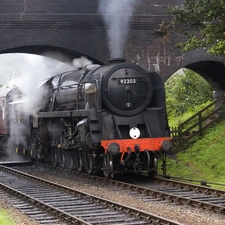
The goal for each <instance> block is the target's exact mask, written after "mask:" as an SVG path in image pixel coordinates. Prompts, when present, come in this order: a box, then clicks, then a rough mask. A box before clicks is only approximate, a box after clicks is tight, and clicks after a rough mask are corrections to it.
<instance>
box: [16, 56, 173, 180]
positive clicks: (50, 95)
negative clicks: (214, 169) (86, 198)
mask: <svg viewBox="0 0 225 225" xmlns="http://www.w3.org/2000/svg"><path fill="white" fill-rule="evenodd" d="M39 88H41V90H44V93H43V94H42V99H41V101H39V103H38V104H37V105H35V108H34V109H33V112H32V113H31V114H30V117H29V120H30V123H29V124H30V129H31V134H30V140H32V141H31V144H30V147H29V148H30V150H29V149H27V150H26V151H25V152H26V154H30V155H32V157H34V158H35V157H36V158H39V159H40V160H49V159H50V160H51V161H52V164H53V165H54V166H57V165H59V166H62V167H66V168H70V169H73V170H77V171H80V172H81V171H85V172H87V173H89V174H92V173H97V172H103V174H104V176H105V177H106V178H111V177H113V175H114V174H115V173H123V172H130V171H136V172H145V173H147V174H148V175H149V176H154V175H156V172H157V161H158V158H159V157H160V154H161V153H163V152H167V151H169V150H170V149H171V147H172V146H171V140H170V134H169V127H168V121H167V115H166V106H165V93H164V84H163V81H162V80H161V78H160V76H159V75H158V74H157V73H147V72H146V71H145V70H144V69H143V68H141V67H140V66H138V65H136V64H133V63H127V62H125V61H124V60H122V59H114V60H111V61H109V63H108V64H107V65H104V66H100V65H89V66H86V67H85V68H83V69H80V70H73V71H68V72H65V73H63V74H59V75H57V76H54V77H51V78H50V79H48V80H46V81H45V82H44V83H43V84H42V85H41V86H40V87H39ZM31 99H32V98H31ZM31 101H32V100H31ZM21 113H22V112H21ZM20 123H21V121H20ZM26 124H27V123H26ZM31 149H32V150H31ZM31 151H32V154H31Z"/></svg>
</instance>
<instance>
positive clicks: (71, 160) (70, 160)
mask: <svg viewBox="0 0 225 225" xmlns="http://www.w3.org/2000/svg"><path fill="white" fill-rule="evenodd" d="M66 156H67V157H66V158H68V169H70V170H73V169H74V154H73V152H66Z"/></svg>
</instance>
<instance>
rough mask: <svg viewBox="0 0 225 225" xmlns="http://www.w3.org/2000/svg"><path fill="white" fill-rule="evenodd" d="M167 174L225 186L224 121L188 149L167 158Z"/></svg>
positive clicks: (210, 129)
mask: <svg viewBox="0 0 225 225" xmlns="http://www.w3.org/2000/svg"><path fill="white" fill-rule="evenodd" d="M167 164H168V166H167V174H168V175H171V176H176V177H185V178H189V179H194V180H207V181H209V182H215V183H222V184H225V121H224V120H223V121H220V122H219V123H218V124H217V125H215V126H214V127H212V128H209V129H208V130H207V131H206V133H205V135H204V136H203V137H202V138H201V139H198V140H197V141H196V142H195V143H193V144H192V145H191V146H189V147H188V149H186V150H183V151H180V152H178V153H177V154H176V155H175V156H173V157H168V160H167Z"/></svg>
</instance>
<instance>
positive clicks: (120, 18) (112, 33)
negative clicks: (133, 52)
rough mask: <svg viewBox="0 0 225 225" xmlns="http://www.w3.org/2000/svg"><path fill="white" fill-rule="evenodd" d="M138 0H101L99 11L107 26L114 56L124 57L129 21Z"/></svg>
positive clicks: (112, 55) (110, 46) (111, 51)
mask: <svg viewBox="0 0 225 225" xmlns="http://www.w3.org/2000/svg"><path fill="white" fill-rule="evenodd" d="M136 2H137V0H136V1H135V0H99V12H100V13H101V14H102V16H103V19H104V21H105V25H106V27H107V35H108V39H109V50H110V56H111V57H112V58H117V57H122V56H123V51H124V46H125V43H126V40H127V35H128V31H129V22H130V20H131V17H132V13H133V8H134V6H135V3H136Z"/></svg>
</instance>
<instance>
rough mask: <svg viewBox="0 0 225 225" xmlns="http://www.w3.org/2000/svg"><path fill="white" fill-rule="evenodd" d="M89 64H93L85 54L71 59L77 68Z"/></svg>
mask: <svg viewBox="0 0 225 225" xmlns="http://www.w3.org/2000/svg"><path fill="white" fill-rule="evenodd" d="M91 64H93V62H92V61H90V60H89V59H87V58H86V57H85V56H81V57H80V58H77V59H74V60H73V65H74V66H75V67H76V68H78V69H80V68H84V67H85V66H88V65H91Z"/></svg>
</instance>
